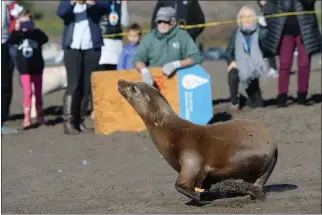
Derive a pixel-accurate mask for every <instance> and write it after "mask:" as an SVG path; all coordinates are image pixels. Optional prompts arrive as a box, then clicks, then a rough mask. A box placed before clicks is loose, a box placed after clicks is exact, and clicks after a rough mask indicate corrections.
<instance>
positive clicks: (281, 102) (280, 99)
mask: <svg viewBox="0 0 322 215" xmlns="http://www.w3.org/2000/svg"><path fill="white" fill-rule="evenodd" d="M286 102H287V94H286V93H282V94H278V96H277V99H276V103H277V107H279V108H280V107H286Z"/></svg>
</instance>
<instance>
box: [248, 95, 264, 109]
mask: <svg viewBox="0 0 322 215" xmlns="http://www.w3.org/2000/svg"><path fill="white" fill-rule="evenodd" d="M246 104H247V105H248V106H250V107H251V108H261V107H264V101H263V98H262V94H261V92H260V91H257V92H255V93H253V94H252V95H250V96H249V97H248V100H247V102H246Z"/></svg>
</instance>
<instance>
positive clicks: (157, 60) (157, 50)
mask: <svg viewBox="0 0 322 215" xmlns="http://www.w3.org/2000/svg"><path fill="white" fill-rule="evenodd" d="M188 57H190V58H191V59H193V61H194V62H195V64H200V63H201V61H202V57H201V54H200V51H199V49H198V47H197V45H196V44H195V42H194V41H193V40H192V38H191V37H190V35H189V34H188V33H187V31H186V30H183V29H180V27H179V26H177V27H175V28H173V29H172V30H171V31H170V32H169V33H168V34H167V35H161V34H160V33H159V32H158V30H157V29H154V30H153V31H152V32H150V33H149V34H147V35H146V36H145V37H144V38H143V39H142V40H141V42H140V44H139V46H138V49H137V53H136V55H135V56H134V58H133V61H132V63H133V65H134V66H135V64H136V63H137V62H143V63H145V64H146V65H147V66H148V67H159V66H163V65H164V64H166V63H169V62H171V61H176V60H183V59H185V58H188Z"/></svg>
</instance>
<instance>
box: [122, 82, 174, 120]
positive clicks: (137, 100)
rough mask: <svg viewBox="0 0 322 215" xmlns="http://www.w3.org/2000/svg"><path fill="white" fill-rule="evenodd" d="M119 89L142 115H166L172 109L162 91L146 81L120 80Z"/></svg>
mask: <svg viewBox="0 0 322 215" xmlns="http://www.w3.org/2000/svg"><path fill="white" fill-rule="evenodd" d="M118 91H119V93H120V94H121V95H122V96H123V97H124V98H125V99H126V100H127V101H128V103H129V104H130V105H131V106H132V107H133V108H134V110H135V111H136V112H137V113H138V114H139V115H140V116H141V117H144V116H147V115H149V116H158V115H161V114H160V113H162V115H164V114H165V113H167V112H171V110H172V109H171V107H170V105H169V103H168V102H167V100H166V99H165V98H164V96H163V95H162V94H161V92H160V91H159V90H157V89H156V88H155V87H153V86H150V85H148V84H146V83H144V82H133V81H125V80H119V81H118Z"/></svg>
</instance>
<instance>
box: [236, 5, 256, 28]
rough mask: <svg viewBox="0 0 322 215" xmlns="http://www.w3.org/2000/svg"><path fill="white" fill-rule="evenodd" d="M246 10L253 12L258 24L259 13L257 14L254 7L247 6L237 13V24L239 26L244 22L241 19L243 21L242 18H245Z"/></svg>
mask: <svg viewBox="0 0 322 215" xmlns="http://www.w3.org/2000/svg"><path fill="white" fill-rule="evenodd" d="M245 10H251V11H252V12H253V14H254V18H255V19H256V22H257V13H256V10H255V9H254V8H253V7H252V6H249V5H245V6H243V7H242V8H240V10H239V11H238V13H237V16H236V22H237V24H238V25H240V24H241V22H242V20H241V19H242V16H243V14H244V12H245Z"/></svg>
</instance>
